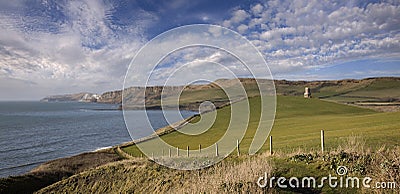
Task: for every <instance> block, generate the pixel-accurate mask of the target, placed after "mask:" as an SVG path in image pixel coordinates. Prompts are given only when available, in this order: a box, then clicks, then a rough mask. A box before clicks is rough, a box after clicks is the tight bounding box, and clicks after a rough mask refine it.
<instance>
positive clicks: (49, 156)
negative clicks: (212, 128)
mask: <svg viewBox="0 0 400 194" xmlns="http://www.w3.org/2000/svg"><path fill="white" fill-rule="evenodd" d="M117 108H118V105H115V104H99V103H85V102H0V177H8V176H16V175H21V174H24V173H27V172H29V171H30V170H32V169H33V168H35V167H37V166H38V165H40V164H41V163H44V162H46V161H49V160H54V159H57V158H63V157H68V156H72V155H76V154H80V153H83V152H91V151H95V150H98V149H102V148H108V147H111V146H114V145H117V144H121V143H124V142H128V141H132V137H134V139H137V138H140V137H144V136H146V135H150V134H151V133H152V132H153V129H158V128H161V127H164V126H167V125H168V122H167V120H166V119H165V117H164V116H163V115H164V114H163V112H162V111H160V110H150V111H147V117H148V118H149V120H151V126H152V128H151V130H149V128H146V127H148V126H147V125H144V122H145V121H144V120H143V119H142V117H143V116H142V115H143V112H141V111H139V110H137V111H135V110H130V111H128V115H129V117H130V118H132V119H130V120H129V122H130V124H129V128H130V130H131V135H132V130H134V132H133V133H134V135H132V137H131V135H130V134H129V133H128V130H127V127H126V125H125V122H124V117H123V112H122V111H120V110H118V109H117ZM169 112H170V113H171V111H169ZM172 112H173V111H172ZM175 112H176V114H180V115H181V116H182V117H183V118H185V117H189V116H191V115H193V114H195V112H191V111H180V112H178V111H175ZM173 114H175V113H173ZM135 115H137V117H135ZM135 118H137V119H135ZM179 119H181V118H178V117H176V118H172V119H171V118H168V121H169V122H170V123H172V122H177V121H179Z"/></svg>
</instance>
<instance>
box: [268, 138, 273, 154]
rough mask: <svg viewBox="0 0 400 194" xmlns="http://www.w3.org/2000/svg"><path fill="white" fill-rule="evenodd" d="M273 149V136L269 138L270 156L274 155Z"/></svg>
mask: <svg viewBox="0 0 400 194" xmlns="http://www.w3.org/2000/svg"><path fill="white" fill-rule="evenodd" d="M273 153H274V152H273V149H272V135H271V136H269V154H271V155H272V154H273Z"/></svg>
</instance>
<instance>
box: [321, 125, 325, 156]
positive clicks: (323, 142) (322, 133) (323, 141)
mask: <svg viewBox="0 0 400 194" xmlns="http://www.w3.org/2000/svg"><path fill="white" fill-rule="evenodd" d="M324 147H325V139H324V130H321V151H322V153H324Z"/></svg>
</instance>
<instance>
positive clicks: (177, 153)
mask: <svg viewBox="0 0 400 194" xmlns="http://www.w3.org/2000/svg"><path fill="white" fill-rule="evenodd" d="M176 156H179V148H178V147H176Z"/></svg>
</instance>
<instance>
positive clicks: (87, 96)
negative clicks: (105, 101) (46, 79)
mask: <svg viewBox="0 0 400 194" xmlns="http://www.w3.org/2000/svg"><path fill="white" fill-rule="evenodd" d="M99 98H100V96H99V95H97V94H93V93H85V92H81V93H77V94H65V95H54V96H47V97H45V98H43V99H41V100H40V101H43V102H68V101H76V102H97V100H98V99H99Z"/></svg>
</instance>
